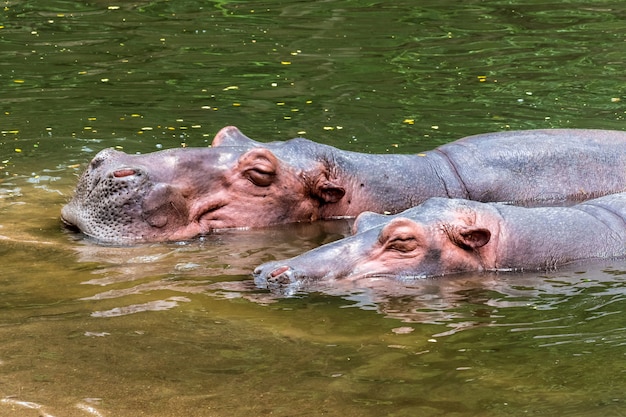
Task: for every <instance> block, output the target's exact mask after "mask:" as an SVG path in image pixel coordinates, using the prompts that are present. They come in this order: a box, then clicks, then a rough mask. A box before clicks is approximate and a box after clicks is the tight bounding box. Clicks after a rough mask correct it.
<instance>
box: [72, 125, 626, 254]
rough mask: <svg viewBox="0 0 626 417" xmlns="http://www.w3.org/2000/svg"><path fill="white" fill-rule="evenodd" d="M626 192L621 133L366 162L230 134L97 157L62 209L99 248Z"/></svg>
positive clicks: (494, 137)
mask: <svg viewBox="0 0 626 417" xmlns="http://www.w3.org/2000/svg"><path fill="white" fill-rule="evenodd" d="M622 190H626V133H623V132H617V131H603V130H579V129H560V130H559V129H555V130H531V131H512V132H501V133H491V134H484V135H477V136H471V137H468V138H464V139H460V140H458V141H456V142H452V143H449V144H446V145H444V146H441V147H439V148H437V149H435V150H433V151H428V152H424V153H420V154H417V155H369V154H362V153H356V152H348V151H342V150H339V149H337V148H333V147H331V146H327V145H322V144H317V143H314V142H311V141H309V140H306V139H302V138H297V139H292V140H288V141H285V142H271V143H261V142H256V141H254V140H252V139H250V138H248V137H246V136H245V135H243V134H242V133H241V132H240V131H239V130H238V129H237V128H235V127H226V128H224V129H222V130H221V131H220V132H219V133H218V134H217V135H216V137H215V139H214V140H213V146H212V147H211V148H181V149H170V150H165V151H160V152H154V153H149V154H145V155H128V154H126V153H123V152H119V151H115V150H112V149H105V150H103V151H101V152H100V153H98V154H97V155H96V156H95V157H94V159H93V160H92V161H91V162H90V164H89V166H88V167H87V168H86V170H85V172H84V173H83V174H82V176H81V177H80V179H79V181H78V185H77V187H76V192H75V194H74V196H73V198H72V199H71V201H70V202H69V203H68V204H67V205H66V206H65V207H63V209H62V213H61V217H62V219H63V221H64V222H65V224H67V225H68V226H70V227H72V228H75V229H77V230H79V231H81V232H83V233H84V234H86V235H88V236H90V237H92V238H94V239H96V240H99V241H101V242H108V243H115V244H132V243H136V242H158V241H176V240H184V239H190V238H193V237H195V236H198V235H201V234H206V233H211V232H212V231H215V230H219V229H226V228H250V227H265V226H271V225H276V224H284V223H293V222H310V221H315V220H318V219H330V218H336V217H355V216H357V215H358V214H360V213H362V212H364V211H373V212H378V213H384V212H389V213H397V212H400V211H402V210H405V209H407V208H410V207H413V206H415V205H417V204H419V203H421V202H423V201H424V200H426V199H427V198H430V197H451V198H465V199H470V200H476V201H506V202H513V203H518V204H544V203H550V204H554V203H562V202H565V201H582V200H585V199H589V198H592V197H596V196H600V195H606V194H610V193H615V192H620V191H622Z"/></svg>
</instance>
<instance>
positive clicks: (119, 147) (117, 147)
mask: <svg viewBox="0 0 626 417" xmlns="http://www.w3.org/2000/svg"><path fill="white" fill-rule="evenodd" d="M115 149H124V147H123V146H120V145H117V146H116V147H115Z"/></svg>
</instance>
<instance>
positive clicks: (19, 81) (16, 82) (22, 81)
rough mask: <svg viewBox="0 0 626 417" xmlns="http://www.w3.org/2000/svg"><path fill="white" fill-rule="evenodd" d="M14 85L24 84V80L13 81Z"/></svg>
mask: <svg viewBox="0 0 626 417" xmlns="http://www.w3.org/2000/svg"><path fill="white" fill-rule="evenodd" d="M13 82H14V83H15V84H24V80H13Z"/></svg>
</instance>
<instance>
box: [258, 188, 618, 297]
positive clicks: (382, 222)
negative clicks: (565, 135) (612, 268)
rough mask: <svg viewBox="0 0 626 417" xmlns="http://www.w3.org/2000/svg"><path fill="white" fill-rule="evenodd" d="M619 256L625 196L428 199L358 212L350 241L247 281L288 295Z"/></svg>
mask: <svg viewBox="0 0 626 417" xmlns="http://www.w3.org/2000/svg"><path fill="white" fill-rule="evenodd" d="M625 255H626V193H620V194H614V195H610V196H605V197H600V198H597V199H593V200H589V201H587V202H584V203H580V204H577V205H574V206H570V207H537V208H526V207H518V206H510V205H506V204H501V203H480V202H475V201H469V200H463V199H444V198H432V199H430V200H427V201H426V202H425V203H423V204H422V205H419V206H417V207H414V208H411V209H409V210H406V211H405V212H403V213H400V214H396V215H392V216H384V215H380V214H374V213H363V214H361V215H360V216H359V217H358V218H357V220H356V222H355V225H354V234H353V236H350V237H347V238H345V239H341V240H338V241H336V242H332V243H329V244H326V245H323V246H320V247H318V248H316V249H313V250H311V251H309V252H305V253H304V254H302V255H299V256H296V257H294V258H291V259H287V260H282V261H274V262H269V263H266V264H263V265H261V266H259V267H258V268H256V269H255V271H254V276H255V282H256V284H257V286H259V287H262V288H268V289H270V290H273V291H276V292H279V293H282V294H293V293H294V292H296V291H300V290H306V289H307V287H311V286H313V285H316V284H319V283H320V282H324V283H325V284H326V285H327V286H332V283H333V282H337V281H339V280H359V279H364V278H371V277H379V278H383V279H387V278H389V277H392V278H394V279H395V280H397V279H400V280H407V279H419V278H425V277H433V276H441V275H446V274H454V273H459V272H464V271H514V270H551V269H554V268H556V267H558V266H560V265H564V264H566V263H570V262H573V261H579V260H583V259H590V258H608V257H623V256H625Z"/></svg>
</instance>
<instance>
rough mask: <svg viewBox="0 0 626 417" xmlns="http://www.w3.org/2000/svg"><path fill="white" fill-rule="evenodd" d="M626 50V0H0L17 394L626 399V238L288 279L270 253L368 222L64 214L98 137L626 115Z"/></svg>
mask: <svg viewBox="0 0 626 417" xmlns="http://www.w3.org/2000/svg"><path fill="white" fill-rule="evenodd" d="M625 56H626V9H624V7H623V2H619V1H585V2H583V1H560V2H544V1H538V0H533V1H531V0H526V1H521V2H511V1H505V0H486V1H464V2H456V1H450V0H438V1H430V0H424V1H419V2H418V1H393V2H392V1H365V0H353V1H350V0H343V1H340V0H328V1H318V2H312V1H310V2H302V1H299V2H298V1H295V0H288V1H258V2H243V1H213V2H208V1H188V0H181V1H174V0H171V1H134V2H119V1H109V2H105V1H102V0H94V1H91V2H77V1H60V0H57V1H49V0H46V1H43V0H30V1H19V2H18V1H2V2H0V91H1V92H2V95H1V99H0V261H1V263H2V268H1V272H0V415H2V416H5V415H6V416H55V417H59V416H131V415H132V416H142V415H143V416H155V417H163V416H183V415H185V416H186V415H193V416H219V417H221V416H261V415H273V416H303V415H304V416H307V415H309V416H317V415H327V416H381V415H386V416H427V417H429V416H463V417H465V416H511V415H513V416H518V415H519V416H527V415H549V416H554V415H563V416H565V415H566V416H585V417H587V416H620V415H624V413H626V404H625V402H626V398H625V395H624V392H626V357H625V355H626V349H625V347H624V346H625V345H626V320H625V319H624V318H622V317H621V314H622V313H623V310H624V309H626V299H625V297H624V287H625V286H626V278H625V277H626V262H624V261H621V260H607V261H599V262H594V263H592V264H585V265H578V266H572V267H569V268H565V269H563V270H561V271H557V272H554V273H550V274H523V275H522V274H520V275H507V274H503V275H463V276H459V277H449V278H446V279H440V280H427V281H424V282H418V283H415V284H414V285H412V286H408V287H405V288H395V289H393V291H390V292H386V293H385V292H382V291H378V290H363V289H354V288H338V289H336V290H335V291H329V292H328V293H325V294H321V293H320V294H308V295H304V296H301V297H298V298H292V299H279V300H276V299H273V298H272V297H270V296H269V294H267V293H266V292H264V291H260V290H256V289H255V288H254V287H253V285H252V283H251V279H250V275H249V273H250V271H251V270H252V269H253V268H254V267H255V266H256V265H258V264H260V263H261V262H264V261H267V260H270V259H275V258H283V257H288V256H293V255H296V254H298V253H300V252H302V251H304V250H307V249H309V248H312V247H315V246H317V245H319V244H322V243H324V242H326V241H330V240H332V239H336V238H338V237H339V236H341V234H342V233H345V230H346V227H347V225H346V224H345V223H343V222H329V223H320V224H315V225H299V226H292V227H282V228H275V229H271V230H262V231H249V232H233V233H225V234H222V235H217V236H209V237H207V238H205V239H202V240H198V241H194V242H191V243H188V244H185V245H182V244H161V245H149V246H138V247H133V248H118V247H102V246H97V245H94V244H93V243H90V242H89V241H85V240H83V239H81V238H80V236H75V235H73V234H71V233H68V232H66V231H64V230H62V227H61V225H60V221H59V211H60V208H61V206H62V205H63V204H64V202H65V201H67V200H68V198H69V196H70V195H71V192H72V189H73V187H74V185H75V182H76V179H77V175H78V174H79V173H80V172H81V170H82V169H83V168H84V166H85V164H86V163H87V162H88V161H89V160H90V158H91V157H93V155H94V154H95V153H96V152H97V151H98V150H100V149H102V148H105V147H110V146H116V147H119V148H122V149H124V150H125V151H127V152H149V151H154V150H158V149H163V148H171V147H178V146H181V144H184V145H186V146H206V144H207V143H208V142H210V140H211V139H212V137H213V135H214V134H215V133H216V132H217V131H218V130H219V129H220V128H221V127H223V126H226V125H236V126H238V127H240V128H241V129H242V130H243V132H244V133H246V134H247V135H249V136H250V137H252V138H255V139H258V140H278V139H287V138H290V137H293V136H299V135H302V136H306V137H308V138H309V139H312V140H315V141H318V142H322V143H327V144H331V145H334V146H338V147H340V148H343V149H350V150H357V151H362V152H379V153H384V152H394V153H409V152H416V151H421V150H425V149H430V148H433V147H435V146H436V145H438V144H441V143H445V142H448V141H450V140H454V139H456V138H460V137H463V136H467V135H470V134H475V133H483V132H488V131H498V130H505V129H525V128H544V127H576V128H605V129H623V125H624V117H625V115H626V106H625V105H624V103H625V100H626V93H625V91H624V90H625V86H626V83H625V77H624V75H623V72H624V61H625V59H626V58H624V57H625Z"/></svg>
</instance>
